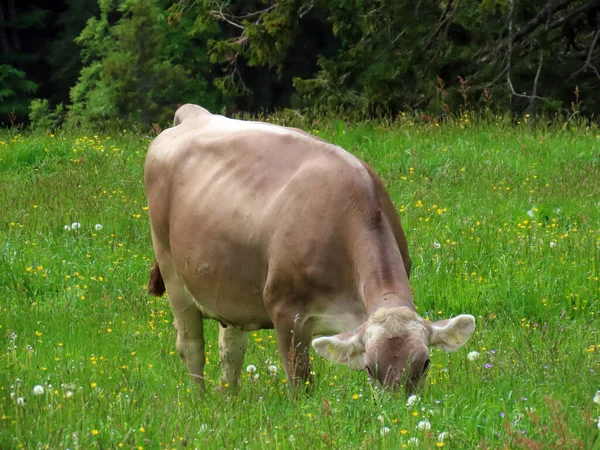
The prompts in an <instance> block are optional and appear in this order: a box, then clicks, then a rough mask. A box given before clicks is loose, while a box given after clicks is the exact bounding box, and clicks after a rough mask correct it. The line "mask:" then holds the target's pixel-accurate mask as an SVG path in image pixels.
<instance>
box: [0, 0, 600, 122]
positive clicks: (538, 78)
mask: <svg viewBox="0 0 600 450" xmlns="http://www.w3.org/2000/svg"><path fill="white" fill-rule="evenodd" d="M599 38H600V0H442V1H438V0H412V1H402V0H281V1H273V0H231V1H222V0H179V1H168V0H29V1H24V2H23V1H21V2H18V1H16V0H0V48H1V50H2V52H1V54H0V123H2V124H3V125H5V126H7V125H11V124H20V123H30V124H32V125H33V126H36V127H44V128H54V127H58V126H60V125H61V124H62V123H64V122H66V123H73V124H79V123H92V124H94V123H102V122H111V121H112V122H115V121H116V122H118V121H122V122H134V123H139V124H141V125H144V126H148V125H150V124H152V123H156V124H165V123H167V122H168V121H169V120H170V119H171V117H172V115H173V111H174V109H175V108H176V107H177V105H178V104H183V103H187V102H193V103H198V104H201V105H204V106H205V107H207V108H208V109H210V110H212V111H216V112H226V113H228V114H235V113H241V112H250V113H263V112H265V113H269V112H272V111H274V110H281V109H285V108H291V109H295V110H297V111H299V113H303V114H304V113H319V114H321V113H322V114H331V113H333V114H343V113H346V114H350V113H351V114H353V115H355V116H357V117H358V116H360V117H376V116H389V117H394V116H396V115H397V114H399V113H401V112H406V111H414V112H417V113H419V114H422V115H432V116H443V115H445V114H452V113H457V112H461V111H463V110H466V109H468V110H475V111H477V110H488V111H490V110H491V111H494V112H502V113H505V112H515V113H531V114H536V113H537V114H540V113H543V114H550V115H553V114H556V113H561V112H570V111H573V110H574V109H576V110H577V111H578V112H579V113H581V114H584V115H587V116H594V115H596V114H597V113H598V112H600V95H599V93H600V72H599V68H600V42H599V41H600V39H599Z"/></svg>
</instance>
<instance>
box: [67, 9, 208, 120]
mask: <svg viewBox="0 0 600 450" xmlns="http://www.w3.org/2000/svg"><path fill="white" fill-rule="evenodd" d="M100 10H101V13H100V17H99V18H92V19H90V20H89V21H88V23H87V25H86V27H85V29H84V30H83V31H82V32H81V34H80V36H79V37H78V38H77V39H76V42H78V43H79V44H81V45H82V47H83V49H82V56H83V59H84V62H85V64H86V66H85V67H84V68H83V69H82V71H81V76H80V79H79V80H78V82H77V84H76V85H75V86H74V87H73V89H72V90H71V101H72V105H71V107H70V110H71V112H72V116H73V119H74V120H84V121H85V120H91V121H98V120H105V119H109V118H115V117H118V118H121V119H122V120H125V121H134V122H141V123H143V124H146V125H149V124H150V123H153V122H160V123H166V122H167V121H169V120H171V119H172V114H173V111H174V110H175V109H176V106H177V104H178V103H187V102H192V103H200V104H204V105H206V106H208V107H210V108H213V109H214V108H216V105H217V103H216V102H217V97H216V95H215V94H211V93H208V92H206V86H207V81H206V79H205V78H204V75H205V73H206V71H205V70H204V71H203V70H193V69H198V66H197V64H198V63H199V64H202V63H203V61H205V60H206V58H204V59H203V58H202V50H201V49H191V48H190V46H189V45H181V46H179V45H177V44H179V43H180V42H181V41H183V40H185V39H187V33H186V31H185V30H184V29H181V28H174V27H171V26H170V25H169V24H168V22H167V13H166V11H165V9H164V4H163V3H162V2H160V1H158V0H152V1H150V0H132V1H128V2H123V3H121V4H120V5H119V6H118V7H116V6H115V5H114V2H111V1H102V2H100ZM114 14H118V15H119V19H118V20H117V21H116V23H114V24H111V22H110V17H111V15H112V16H114ZM173 41H176V42H175V43H173ZM190 50H191V51H192V54H194V55H195V56H197V57H198V56H199V58H198V59H191V63H189V62H188V61H187V60H186V57H187V55H186V53H185V52H187V51H190ZM186 63H187V64H186Z"/></svg>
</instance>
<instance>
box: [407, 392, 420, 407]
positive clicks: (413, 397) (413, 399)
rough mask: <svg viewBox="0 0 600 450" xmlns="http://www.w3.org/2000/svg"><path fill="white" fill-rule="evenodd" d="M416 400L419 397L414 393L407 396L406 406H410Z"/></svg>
mask: <svg viewBox="0 0 600 450" xmlns="http://www.w3.org/2000/svg"><path fill="white" fill-rule="evenodd" d="M418 401H419V399H418V397H417V396H416V395H411V396H410V397H408V400H406V406H412V405H414V404H415V403H417V402H418Z"/></svg>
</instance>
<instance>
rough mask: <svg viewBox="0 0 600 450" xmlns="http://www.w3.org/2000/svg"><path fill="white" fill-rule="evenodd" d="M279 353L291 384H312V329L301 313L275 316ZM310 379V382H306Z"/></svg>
mask: <svg viewBox="0 0 600 450" xmlns="http://www.w3.org/2000/svg"><path fill="white" fill-rule="evenodd" d="M273 321H274V325H275V333H276V335H277V344H278V345H279V354H280V355H281V361H282V363H283V368H284V370H285V374H286V376H287V380H288V383H289V384H290V386H297V387H298V386H301V385H303V384H309V385H310V384H311V382H312V377H311V374H310V354H309V353H310V339H311V334H310V331H309V330H308V329H307V327H306V326H305V317H303V316H302V315H301V314H289V313H286V314H278V315H275V317H274V320H273ZM307 381H308V383H306V382H307Z"/></svg>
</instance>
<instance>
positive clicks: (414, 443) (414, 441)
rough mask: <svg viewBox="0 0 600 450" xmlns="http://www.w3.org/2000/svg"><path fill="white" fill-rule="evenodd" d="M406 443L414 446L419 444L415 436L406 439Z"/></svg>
mask: <svg viewBox="0 0 600 450" xmlns="http://www.w3.org/2000/svg"><path fill="white" fill-rule="evenodd" d="M408 445H412V446H414V447H416V446H417V445H419V439H417V438H416V437H411V438H410V439H409V440H408Z"/></svg>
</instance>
